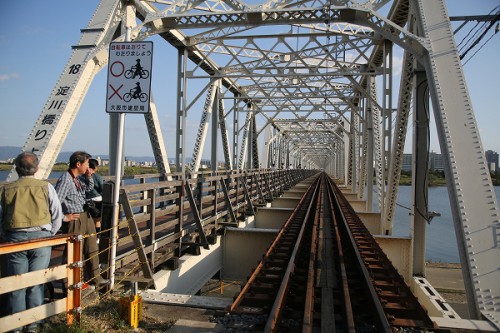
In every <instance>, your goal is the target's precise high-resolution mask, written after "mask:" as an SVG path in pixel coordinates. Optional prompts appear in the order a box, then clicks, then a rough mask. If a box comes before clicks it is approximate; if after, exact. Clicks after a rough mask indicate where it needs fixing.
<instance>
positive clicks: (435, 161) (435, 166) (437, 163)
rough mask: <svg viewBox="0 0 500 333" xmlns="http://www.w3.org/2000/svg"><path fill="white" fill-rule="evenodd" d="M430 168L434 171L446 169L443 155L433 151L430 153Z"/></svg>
mask: <svg viewBox="0 0 500 333" xmlns="http://www.w3.org/2000/svg"><path fill="white" fill-rule="evenodd" d="M429 169H430V170H432V171H444V161H443V155H442V154H438V153H435V152H433V151H431V152H430V153H429Z"/></svg>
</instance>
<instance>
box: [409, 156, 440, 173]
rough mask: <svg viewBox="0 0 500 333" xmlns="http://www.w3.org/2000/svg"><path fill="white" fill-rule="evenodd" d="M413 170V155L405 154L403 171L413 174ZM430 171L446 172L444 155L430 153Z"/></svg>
mask: <svg viewBox="0 0 500 333" xmlns="http://www.w3.org/2000/svg"><path fill="white" fill-rule="evenodd" d="M411 169H412V154H403V163H402V165H401V170H402V171H408V172H411ZM429 170H431V171H444V161H443V155H441V154H439V153H436V152H433V151H431V152H430V153H429Z"/></svg>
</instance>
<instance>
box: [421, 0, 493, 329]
mask: <svg viewBox="0 0 500 333" xmlns="http://www.w3.org/2000/svg"><path fill="white" fill-rule="evenodd" d="M415 4H416V5H418V7H417V11H416V15H417V17H418V20H417V22H418V28H419V29H420V31H421V32H422V34H423V35H424V36H425V37H426V38H427V39H428V41H429V44H430V47H429V52H428V54H426V56H425V57H424V59H423V64H424V66H425V68H426V73H427V79H428V83H429V91H430V95H431V99H432V105H433V110H434V118H435V120H436V128H437V133H438V137H439V143H440V147H441V153H442V154H443V155H444V156H445V158H444V161H445V174H446V179H447V180H448V192H449V196H450V202H451V209H452V215H453V222H454V225H455V230H456V236H457V242H458V249H459V254H460V258H461V261H462V264H463V268H462V270H463V272H464V282H465V286H466V292H467V296H468V297H467V300H468V304H469V310H470V312H471V315H472V316H473V318H476V319H480V318H481V315H482V316H484V317H486V318H487V319H489V320H490V321H492V322H493V323H494V324H495V325H496V326H497V327H498V328H499V329H500V311H499V309H500V283H498V281H500V270H499V269H498V267H500V246H499V244H500V233H499V232H498V230H499V229H500V219H499V211H498V205H497V200H496V196H495V191H494V190H493V186H492V184H491V179H490V175H489V171H488V167H487V165H486V160H485V155H484V150H483V147H482V143H481V138H480V135H479V129H478V126H477V123H476V119H475V116H474V111H473V109H472V103H471V100H470V96H469V93H468V90H467V85H466V84H465V79H464V74H463V70H462V65H461V63H460V59H459V56H458V52H457V49H456V44H455V41H454V39H453V32H452V30H451V26H450V22H449V18H448V15H447V12H446V6H445V4H444V1H443V0H436V1H432V2H429V1H424V0H419V1H416V2H415Z"/></svg>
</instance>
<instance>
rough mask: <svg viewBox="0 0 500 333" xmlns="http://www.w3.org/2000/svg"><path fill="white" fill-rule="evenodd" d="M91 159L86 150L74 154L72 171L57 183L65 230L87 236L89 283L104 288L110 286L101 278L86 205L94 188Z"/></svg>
mask: <svg viewBox="0 0 500 333" xmlns="http://www.w3.org/2000/svg"><path fill="white" fill-rule="evenodd" d="M90 157H91V156H90V155H89V154H87V153H86V152H84V151H76V152H74V153H73V154H71V156H70V158H69V169H68V171H66V172H64V173H63V174H62V175H61V177H59V179H58V180H57V183H56V191H57V194H58V195H59V198H60V199H61V204H62V209H63V213H64V219H63V230H64V231H65V232H69V233H77V234H82V235H87V237H86V238H85V239H84V242H83V255H84V256H85V258H86V261H87V266H88V268H89V270H90V274H91V279H90V281H89V284H94V285H97V286H103V285H106V284H108V283H109V280H106V279H103V278H102V277H101V269H100V268H99V256H98V248H97V239H96V235H95V233H96V231H95V225H94V220H93V219H92V217H91V216H90V214H89V212H88V209H87V205H86V193H87V192H90V191H92V190H93V188H94V180H93V178H92V175H91V174H90V173H88V172H87V169H88V168H89V158H90ZM83 175H86V177H87V179H86V181H84V180H82V178H81V177H80V176H83Z"/></svg>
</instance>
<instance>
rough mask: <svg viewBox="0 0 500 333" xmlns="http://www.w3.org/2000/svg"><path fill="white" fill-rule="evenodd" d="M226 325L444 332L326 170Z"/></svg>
mask: <svg viewBox="0 0 500 333" xmlns="http://www.w3.org/2000/svg"><path fill="white" fill-rule="evenodd" d="M223 323H224V324H225V326H226V329H227V331H229V332H231V331H234V332H393V331H407V332H420V331H421V329H425V330H426V331H427V332H433V331H436V332H437V331H439V332H444V330H440V329H439V328H437V327H435V326H434V324H433V322H432V321H431V320H430V318H429V317H428V315H427V314H426V312H425V310H424V309H423V308H422V307H421V305H420V304H419V303H418V301H417V299H416V298H415V296H414V295H413V294H412V293H411V291H410V289H409V287H408V286H407V285H406V283H405V282H404V279H403V278H402V277H401V276H400V275H399V274H398V273H397V271H396V269H395V268H394V267H393V266H392V264H391V262H390V261H389V260H388V258H387V257H386V255H385V254H384V253H383V251H382V250H381V249H380V247H379V246H378V244H377V243H376V241H375V239H374V238H373V237H372V235H371V234H370V233H369V232H368V230H367V229H366V228H365V227H364V225H363V223H362V222H361V220H360V219H359V218H358V216H357V215H356V214H355V212H354V210H353V209H352V207H351V206H350V205H349V203H348V202H347V200H346V199H345V198H344V196H343V195H342V193H341V192H340V190H339V189H338V187H337V186H336V185H335V184H334V183H333V181H332V180H331V179H330V178H329V177H328V176H326V175H325V174H324V173H323V174H321V175H320V176H319V177H317V178H316V180H315V181H314V183H313V184H312V185H311V186H310V188H309V190H308V191H307V192H306V193H305V194H304V196H303V197H302V198H301V200H300V203H299V205H298V206H297V207H296V208H295V210H294V212H293V213H292V215H291V216H290V217H289V219H288V220H287V221H286V222H285V225H284V226H283V228H282V229H281V230H280V232H279V234H278V236H277V237H276V239H275V240H274V241H273V243H272V244H271V246H270V247H269V248H268V250H267V252H266V253H265V255H264V256H263V258H262V260H261V262H260V263H259V265H258V266H257V267H256V268H255V270H254V271H253V273H252V275H251V276H250V278H249V279H248V281H247V283H246V284H245V286H244V287H243V288H242V290H241V292H240V294H239V295H238V296H237V297H236V298H235V300H234V302H233V304H232V306H231V308H230V316H229V317H228V318H226V319H225V320H224V322H223Z"/></svg>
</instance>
